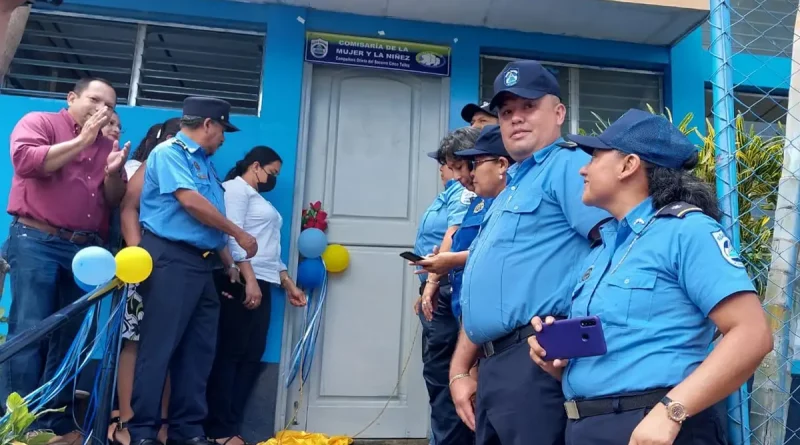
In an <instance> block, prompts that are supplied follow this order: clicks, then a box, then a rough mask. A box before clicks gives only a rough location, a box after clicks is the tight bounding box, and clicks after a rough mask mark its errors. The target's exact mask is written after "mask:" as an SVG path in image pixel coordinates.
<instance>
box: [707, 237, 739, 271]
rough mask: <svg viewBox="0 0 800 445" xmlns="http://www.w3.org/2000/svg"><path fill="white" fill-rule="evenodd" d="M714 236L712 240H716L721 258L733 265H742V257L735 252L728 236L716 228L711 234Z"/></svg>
mask: <svg viewBox="0 0 800 445" xmlns="http://www.w3.org/2000/svg"><path fill="white" fill-rule="evenodd" d="M711 236H713V237H714V241H716V242H717V247H719V252H720V253H721V254H722V258H725V261H727V262H728V263H730V264H731V265H732V266H734V267H744V263H742V258H741V257H740V256H739V254H738V253H737V252H736V249H734V248H733V243H732V242H731V240H730V239H728V236H727V235H725V232H723V231H722V230H718V231H716V232H714V233H712V234H711Z"/></svg>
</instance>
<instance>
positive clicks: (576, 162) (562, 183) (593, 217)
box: [552, 149, 611, 238]
mask: <svg viewBox="0 0 800 445" xmlns="http://www.w3.org/2000/svg"><path fill="white" fill-rule="evenodd" d="M562 150H563V152H562V153H563V154H564V155H565V156H564V159H563V161H562V162H563V165H564V168H563V169H562V170H561V172H559V173H558V174H559V175H562V176H561V177H559V178H557V180H554V181H553V183H552V187H553V192H554V194H555V198H556V200H557V201H558V203H559V205H560V206H561V210H562V211H563V212H564V216H565V217H566V218H567V221H568V222H569V224H570V226H571V227H572V228H573V229H575V231H576V232H578V233H580V234H581V235H583V236H584V237H585V238H588V237H589V232H591V230H592V229H593V228H594V227H595V226H596V225H597V223H599V222H600V221H602V220H604V219H607V218H611V215H610V214H609V213H608V212H606V211H605V210H602V209H599V208H597V207H589V206H587V205H585V204H584V203H583V201H582V200H581V198H582V196H583V176H581V175H580V169H581V167H583V166H584V165H586V164H588V163H589V161H590V160H591V157H590V156H589V155H588V154H586V153H585V152H584V151H583V150H568V149H562ZM554 179H556V178H554Z"/></svg>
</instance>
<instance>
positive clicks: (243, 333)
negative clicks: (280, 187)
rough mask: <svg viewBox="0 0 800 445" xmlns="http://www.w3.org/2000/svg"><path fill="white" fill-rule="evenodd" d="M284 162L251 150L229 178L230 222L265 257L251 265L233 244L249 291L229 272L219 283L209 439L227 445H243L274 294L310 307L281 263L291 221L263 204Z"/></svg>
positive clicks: (262, 148) (222, 273)
mask: <svg viewBox="0 0 800 445" xmlns="http://www.w3.org/2000/svg"><path fill="white" fill-rule="evenodd" d="M281 166H282V161H281V158H280V156H278V154H277V153H275V151H274V150H272V149H271V148H269V147H265V146H258V147H255V148H253V149H252V150H250V151H249V152H248V153H247V155H246V156H245V157H244V159H242V160H241V161H239V162H237V163H236V166H235V167H234V168H233V169H231V171H230V172H229V173H228V175H227V176H226V177H225V182H224V183H223V187H224V188H225V210H226V214H227V217H228V219H230V220H231V221H233V222H234V223H235V224H236V225H238V226H239V227H241V228H242V229H244V230H245V231H246V232H247V233H249V234H250V235H252V236H253V237H255V238H256V240H257V241H258V253H256V255H255V256H254V257H252V258H250V259H246V255H245V252H244V250H242V248H241V247H239V245H238V244H236V242H235V241H233V240H231V242H230V243H229V244H228V246H229V248H230V250H231V254H232V256H233V259H234V261H236V265H237V266H238V267H239V269H240V276H241V279H242V280H243V282H244V283H231V281H230V279H229V277H228V274H227V273H226V272H225V271H223V270H221V269H220V270H217V271H215V274H214V278H215V283H216V286H217V291H218V292H219V293H220V300H221V303H222V305H221V307H220V316H219V329H218V330H217V355H216V358H215V360H214V366H213V369H212V371H211V375H210V376H209V379H208V389H207V396H208V418H207V419H206V424H205V431H206V434H207V435H208V436H209V437H211V438H213V439H214V440H216V441H217V442H218V443H220V444H227V445H243V444H244V443H245V441H244V439H242V437H241V436H240V424H241V421H242V417H243V415H244V408H245V404H246V403H247V397H248V395H249V394H250V392H251V391H252V389H253V386H254V385H255V381H256V379H257V378H258V374H259V372H260V370H261V357H262V356H263V355H264V349H265V348H266V344H267V330H268V329H269V318H270V306H271V305H270V298H271V296H270V293H271V289H272V286H280V287H282V288H283V289H285V290H286V296H287V298H288V300H289V303H290V304H292V305H293V306H304V305H305V304H306V295H305V293H304V292H303V291H302V290H301V289H299V288H298V287H297V286H296V285H295V283H294V281H292V279H291V278H290V277H289V274H288V273H287V271H286V265H285V264H284V263H283V261H282V260H281V226H282V225H283V218H281V215H280V213H278V211H277V210H276V209H275V207H273V206H272V204H271V203H270V202H269V201H268V200H267V199H265V198H264V197H262V196H261V193H266V192H269V191H271V190H272V189H273V188H274V187H275V183H276V182H277V178H278V175H279V174H280V171H281Z"/></svg>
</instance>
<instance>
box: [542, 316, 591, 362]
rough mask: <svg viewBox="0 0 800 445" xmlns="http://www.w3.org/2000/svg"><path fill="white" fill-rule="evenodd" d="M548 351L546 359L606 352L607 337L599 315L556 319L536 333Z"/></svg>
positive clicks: (570, 357) (588, 355) (587, 355)
mask: <svg viewBox="0 0 800 445" xmlns="http://www.w3.org/2000/svg"><path fill="white" fill-rule="evenodd" d="M536 339H537V340H538V341H539V344H540V345H541V346H542V348H544V350H545V351H546V352H547V355H546V356H545V357H544V360H547V361H551V360H555V359H572V358H578V357H592V356H596V355H603V354H605V353H606V338H605V336H604V335H603V325H602V323H600V318H599V317H596V316H594V317H578V318H568V319H566V320H556V321H555V322H554V323H553V324H552V325H549V326H544V329H542V332H540V333H538V334H536Z"/></svg>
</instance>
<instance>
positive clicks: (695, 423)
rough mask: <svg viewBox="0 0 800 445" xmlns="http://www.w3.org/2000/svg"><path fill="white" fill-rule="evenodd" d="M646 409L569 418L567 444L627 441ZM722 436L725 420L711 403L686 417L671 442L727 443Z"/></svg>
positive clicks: (620, 443)
mask: <svg viewBox="0 0 800 445" xmlns="http://www.w3.org/2000/svg"><path fill="white" fill-rule="evenodd" d="M649 412H650V409H637V410H633V411H625V412H621V413H612V414H604V415H600V416H593V417H586V418H584V419H579V420H570V421H568V423H567V444H566V445H628V443H629V441H630V438H631V434H633V430H634V429H636V427H637V426H638V425H639V422H641V421H642V419H644V417H645V416H646V415H647V413H649ZM665 415H666V414H665ZM725 436H726V435H725V424H724V421H723V419H722V417H721V416H720V414H719V410H718V409H716V407H712V408H709V409H707V410H705V411H702V412H700V413H699V414H696V415H694V416H692V417H689V418H688V419H686V420H685V421H684V422H683V425H681V431H680V433H678V437H677V438H676V439H675V442H673V445H727V443H728V442H727V440H726V438H725Z"/></svg>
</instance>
